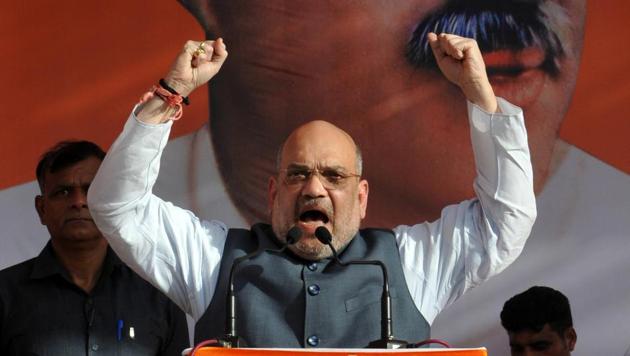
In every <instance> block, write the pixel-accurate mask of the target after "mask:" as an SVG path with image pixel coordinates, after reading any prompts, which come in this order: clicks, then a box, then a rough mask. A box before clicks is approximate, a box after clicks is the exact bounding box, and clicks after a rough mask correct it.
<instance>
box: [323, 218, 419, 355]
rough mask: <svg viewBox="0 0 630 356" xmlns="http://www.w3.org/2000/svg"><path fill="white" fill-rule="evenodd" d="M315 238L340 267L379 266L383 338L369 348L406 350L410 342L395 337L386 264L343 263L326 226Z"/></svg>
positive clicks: (360, 261)
mask: <svg viewBox="0 0 630 356" xmlns="http://www.w3.org/2000/svg"><path fill="white" fill-rule="evenodd" d="M315 237H317V239H318V240H319V241H320V242H321V243H323V244H325V245H328V247H330V250H331V251H332V254H333V259H334V261H335V262H336V263H337V264H339V265H340V266H343V267H347V266H349V265H373V266H379V267H380V268H381V271H382V273H383V294H382V295H381V338H380V339H379V340H375V341H372V342H370V343H369V344H368V348H371V349H400V348H406V347H407V345H408V342H406V341H404V340H396V339H395V338H394V335H393V333H394V332H393V322H392V298H391V295H390V293H389V279H388V278H387V267H385V264H384V263H383V262H381V261H378V260H358V261H349V262H343V261H341V260H340V259H339V255H338V254H337V250H336V249H335V248H334V247H333V245H332V235H331V234H330V231H328V229H326V228H325V227H324V226H320V227H318V228H317V229H315Z"/></svg>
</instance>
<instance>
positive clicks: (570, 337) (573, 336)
mask: <svg viewBox="0 0 630 356" xmlns="http://www.w3.org/2000/svg"><path fill="white" fill-rule="evenodd" d="M564 339H565V340H566V341H567V346H568V347H569V351H573V349H574V348H575V343H576V341H577V333H576V332H575V328H573V327H570V328H568V329H566V330H565V331H564Z"/></svg>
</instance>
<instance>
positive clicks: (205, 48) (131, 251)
mask: <svg viewBox="0 0 630 356" xmlns="http://www.w3.org/2000/svg"><path fill="white" fill-rule="evenodd" d="M428 36H429V43H430V45H431V47H432V50H433V54H434V56H435V58H436V60H437V62H438V66H439V68H440V70H441V71H442V73H443V74H444V76H445V77H446V78H447V79H448V80H449V81H451V82H452V83H453V84H455V85H457V86H458V87H459V88H460V89H461V90H462V92H463V94H464V95H465V96H466V98H467V100H468V102H469V103H468V114H469V122H470V128H471V141H472V144H473V149H474V154H475V161H476V169H477V178H476V179H475V182H474V188H475V191H476V195H477V198H476V199H472V200H468V201H464V202H461V203H459V204H456V205H452V206H448V207H446V208H444V210H443V211H442V214H441V217H440V218H439V219H438V220H436V221H434V222H424V223H420V224H417V225H413V226H397V227H395V228H394V229H393V230H384V229H361V230H359V226H360V223H361V220H362V219H363V218H364V217H365V216H366V213H367V202H368V193H369V185H368V182H367V181H366V180H365V179H362V178H361V171H362V165H363V162H362V159H361V153H360V150H359V148H358V146H357V144H356V143H355V142H354V141H353V139H352V137H351V136H350V135H349V134H347V133H346V132H344V131H342V130H341V129H339V128H337V127H335V126H334V125H332V124H330V123H328V122H325V121H321V120H318V121H311V122H308V123H306V124H304V125H302V126H300V127H298V128H297V129H295V131H293V133H291V134H290V135H289V137H288V138H287V139H286V141H285V142H284V144H283V145H282V147H281V148H280V150H279V154H278V162H277V173H276V174H275V175H274V176H272V177H270V178H269V183H268V206H269V211H270V220H271V225H268V224H255V225H254V226H252V228H251V229H250V230H243V229H229V228H228V227H226V226H225V224H223V223H221V222H219V221H200V220H199V219H198V218H197V217H195V216H194V215H193V214H192V213H191V212H189V211H185V210H183V209H180V208H177V207H175V206H173V205H172V204H171V203H169V202H165V201H163V200H161V199H160V198H158V197H156V196H155V195H153V194H152V188H153V184H154V183H155V180H156V178H157V176H158V171H159V164H160V155H161V153H162V150H163V149H164V146H165V145H166V142H167V139H168V135H169V131H170V128H171V125H172V122H173V120H172V119H173V118H178V117H179V116H181V101H182V100H183V98H185V97H186V96H187V95H188V94H189V93H190V92H192V91H193V90H194V89H195V88H197V87H199V86H201V85H203V84H204V83H206V82H207V81H208V80H210V78H212V77H213V76H214V75H215V74H216V73H217V72H218V71H219V69H220V67H221V65H222V64H223V62H224V61H225V59H226V57H227V50H226V47H225V44H224V43H223V41H222V40H221V39H219V40H216V41H205V42H201V43H200V42H193V41H189V42H188V43H187V44H186V45H185V46H184V49H183V51H182V52H181V53H180V54H179V56H178V57H177V59H176V60H175V62H174V64H173V66H172V68H171V70H170V72H169V73H168V74H167V76H166V77H165V78H164V80H163V81H160V87H159V88H158V87H156V89H154V91H153V92H152V93H151V94H148V95H145V97H144V98H145V99H144V100H143V102H142V104H141V105H139V106H137V107H136V108H135V109H134V111H133V112H132V114H131V115H130V118H129V119H128V121H127V123H126V124H125V128H124V130H123V132H122V134H121V135H120V136H119V137H118V139H117V140H116V142H115V143H114V144H113V146H112V148H111V149H110V151H109V153H108V154H107V157H106V158H105V160H104V162H103V164H102V165H101V167H100V169H99V172H98V174H97V176H96V177H95V179H94V181H93V183H92V186H91V188H90V192H89V196H88V199H89V206H90V210H91V212H92V215H93V217H94V220H95V221H96V223H97V225H98V226H99V228H100V229H101V230H102V231H103V233H104V235H105V236H106V237H107V238H108V240H109V242H110V244H111V246H112V247H113V248H114V250H116V252H117V253H118V254H119V255H120V257H121V258H122V259H123V260H125V262H127V263H128V264H129V265H130V266H132V268H134V269H135V270H136V271H137V272H138V273H140V275H142V276H143V277H144V278H146V279H148V280H149V281H151V282H152V283H153V284H154V285H156V286H157V287H158V288H160V289H161V290H163V291H164V293H166V294H167V295H168V296H169V297H170V298H172V299H173V300H174V301H175V302H176V303H177V304H179V305H180V307H182V309H183V310H185V311H186V312H188V313H190V314H191V315H192V316H193V317H194V318H195V319H196V320H199V319H200V318H201V317H202V316H203V315H204V313H205V317H204V318H203V319H202V320H201V322H200V323H199V324H198V330H200V334H201V335H203V336H204V337H205V336H207V337H215V338H216V337H219V338H220V337H222V336H223V335H224V325H225V321H226V310H225V309H226V294H225V291H226V289H228V287H227V285H228V283H229V278H228V276H229V274H230V269H231V267H232V265H233V262H234V260H235V259H236V258H238V257H241V256H244V255H245V254H247V253H252V252H254V251H257V250H267V249H274V250H275V249H278V248H280V246H282V245H283V243H284V242H285V241H286V240H287V235H288V234H289V231H290V230H291V229H292V228H293V227H298V228H299V229H300V230H301V231H302V235H303V236H302V237H301V239H299V241H298V242H297V243H295V244H293V245H290V246H289V249H290V251H291V252H290V253H275V252H262V253H261V254H260V255H259V256H257V257H255V258H251V259H249V260H246V261H244V262H243V263H241V264H240V265H239V268H238V269H236V272H235V275H234V281H235V282H234V284H235V293H236V299H237V301H238V303H237V306H238V307H237V310H236V314H237V315H238V319H237V322H236V324H237V327H238V328H237V330H239V333H238V337H239V338H240V339H241V340H242V343H241V345H247V346H249V347H365V346H367V345H368V344H370V343H372V342H374V341H375V340H378V339H379V338H380V337H381V332H380V321H381V313H380V309H381V308H380V304H379V298H380V296H381V291H382V286H383V275H382V272H381V270H380V269H379V268H378V267H376V266H355V265H353V266H348V267H343V266H341V265H340V264H339V263H338V262H337V261H335V260H330V259H329V258H330V257H331V255H332V253H331V251H332V249H331V248H330V247H329V246H327V245H325V244H323V243H322V242H320V240H318V238H316V237H315V230H316V228H318V227H321V226H324V227H325V228H326V229H327V230H328V231H329V232H330V234H331V236H332V245H333V246H334V248H335V249H336V250H338V251H340V254H339V258H340V259H341V260H342V261H344V262H348V261H356V260H378V261H381V262H382V263H383V264H384V265H385V266H386V267H387V271H388V275H389V285H390V287H389V288H390V291H391V297H392V309H393V310H392V313H393V315H392V319H393V335H395V336H396V338H397V339H402V340H406V341H410V342H415V341H420V340H423V339H426V338H428V337H429V334H430V324H431V323H432V322H433V320H434V319H435V317H436V315H437V314H438V313H439V312H440V310H442V309H443V308H444V307H446V306H447V305H449V304H451V303H452V302H453V301H455V300H456V299H457V298H458V297H459V296H461V295H462V294H463V293H464V292H465V291H466V290H468V289H470V288H472V287H474V286H476V285H478V284H480V283H481V282H483V281H485V280H486V279H488V278H490V277H491V276H493V275H495V274H497V273H499V272H500V271H502V270H503V269H504V268H506V267H507V266H508V265H509V264H510V263H512V262H513V261H514V260H515V259H516V257H517V256H518V255H519V253H520V252H521V250H522V248H523V246H524V244H525V241H526V239H527V236H528V235H529V232H530V229H531V227H532V224H533V222H534V220H535V216H536V206H535V198H534V192H533V183H532V181H533V177H532V168H531V163H530V154H529V148H528V145H527V134H526V130H525V125H524V120H523V117H522V111H521V110H520V109H519V108H518V107H515V106H513V105H511V104H509V103H507V102H506V101H504V100H502V99H497V98H496V97H495V95H494V92H493V90H492V87H491V85H490V83H489V81H488V77H487V74H486V70H485V65H484V63H483V59H482V57H481V53H480V51H479V48H478V46H477V43H476V42H475V41H474V40H472V39H468V38H462V37H458V36H454V35H449V34H440V35H436V34H433V33H431V34H429V35H428ZM373 50H378V45H377V44H376V45H375V48H374V49H373ZM314 74H315V75H316V73H314ZM316 118H317V117H312V118H311V119H316ZM324 119H325V118H324ZM462 119H463V118H462ZM416 134H417V139H418V140H422V139H423V137H426V136H428V135H431V133H430V132H417V133H416ZM233 144H235V145H238V144H239V142H238V141H235V142H234V143H233ZM444 144H456V143H444ZM392 159H396V158H395V157H392ZM368 164H369V163H368ZM417 164H418V165H420V166H421V165H422V164H423V162H417ZM390 174H391V175H405V174H407V173H406V172H390ZM427 174H431V172H427ZM410 209H413V207H410ZM197 338H199V336H198V337H197Z"/></svg>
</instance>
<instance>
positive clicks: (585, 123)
mask: <svg viewBox="0 0 630 356" xmlns="http://www.w3.org/2000/svg"><path fill="white" fill-rule="evenodd" d="M628 14H630V2H628V1H626V0H597V1H593V0H592V1H589V3H588V12H587V27H586V37H585V43H584V53H583V60H582V66H581V69H580V75H579V78H578V82H577V88H576V92H575V96H574V98H573V102H572V106H571V108H570V110H569V113H568V117H567V119H566V120H565V121H564V124H563V126H562V129H561V137H562V138H564V139H565V140H567V141H568V142H570V143H572V144H574V145H576V146H578V147H580V148H582V149H584V150H585V151H587V152H589V153H590V154H592V155H594V156H596V157H598V158H600V159H601V160H604V161H606V162H608V163H609V164H611V165H613V166H615V167H617V168H619V169H621V170H623V171H625V172H628V173H630V144H629V143H628V139H627V136H628V135H629V134H630V105H629V104H630V72H629V71H628V70H627V67H628V65H630V49H628V46H627V45H623V43H627V41H628V38H630V26H627V24H626V22H627V16H628ZM0 36H1V37H2V44H3V46H2V47H3V48H2V56H1V58H0V68H2V72H3V74H4V75H3V76H2V85H0V97H1V98H2V103H3V105H2V109H1V110H0V111H1V112H2V114H1V115H2V116H1V117H2V121H1V122H2V129H1V130H0V142H2V144H1V146H0V147H1V148H0V161H1V162H2V163H3V169H2V172H1V174H0V189H4V188H7V187H10V186H13V185H16V184H20V183H23V182H27V181H31V180H33V178H34V169H35V164H36V162H37V160H38V158H39V155H40V154H41V153H42V152H44V151H45V150H46V149H47V148H49V147H50V146H52V145H53V144H55V143H56V142H58V141H60V140H62V139H69V138H81V139H88V140H92V141H95V142H97V143H99V144H100V145H102V146H103V147H104V148H107V147H109V145H110V144H111V142H112V141H113V140H114V138H115V136H116V134H118V133H119V132H120V130H121V128H122V124H123V122H124V120H125V119H126V117H127V115H128V114H129V111H130V108H131V106H132V105H133V104H134V103H135V101H136V100H137V99H138V98H139V97H140V95H141V94H142V93H143V92H144V91H146V90H147V89H148V88H149V87H150V86H151V85H153V84H154V83H155V82H157V80H158V79H159V76H160V75H162V74H163V73H165V72H166V70H167V69H168V66H169V65H170V63H169V61H170V60H171V58H173V56H174V53H176V51H178V50H179V48H180V47H181V46H182V45H183V43H184V41H185V40H186V39H200V38H203V32H202V31H201V29H200V27H199V26H198V25H197V23H196V21H195V20H194V19H193V18H192V16H190V15H189V14H188V13H187V12H186V11H185V10H184V9H183V7H181V6H180V5H179V4H178V3H177V2H176V1H154V2H151V3H150V5H149V3H147V2H137V1H121V0H113V1H104V2H93V1H82V2H79V1H50V0H42V1H38V2H32V1H30V2H22V1H5V2H3V3H2V5H0ZM191 101H192V105H191V106H189V107H186V108H185V117H184V119H183V120H181V121H179V122H178V123H177V125H175V126H174V136H173V137H177V136H180V135H182V134H185V133H188V132H191V131H193V130H195V129H196V128H198V127H199V126H200V125H201V124H202V123H203V122H205V121H206V118H207V112H208V104H207V102H208V101H207V92H206V90H199V91H196V92H195V93H194V94H193V96H192V97H191Z"/></svg>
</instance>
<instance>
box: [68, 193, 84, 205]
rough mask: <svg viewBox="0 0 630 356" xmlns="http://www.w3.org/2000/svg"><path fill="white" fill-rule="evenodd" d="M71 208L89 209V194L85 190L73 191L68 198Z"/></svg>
mask: <svg viewBox="0 0 630 356" xmlns="http://www.w3.org/2000/svg"><path fill="white" fill-rule="evenodd" d="M68 198H69V199H70V201H69V202H70V206H71V207H73V208H76V209H82V208H87V192H86V191H84V190H83V189H72V190H71V191H70V195H69V197H68Z"/></svg>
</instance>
